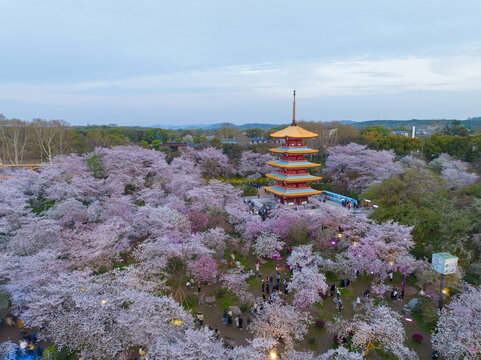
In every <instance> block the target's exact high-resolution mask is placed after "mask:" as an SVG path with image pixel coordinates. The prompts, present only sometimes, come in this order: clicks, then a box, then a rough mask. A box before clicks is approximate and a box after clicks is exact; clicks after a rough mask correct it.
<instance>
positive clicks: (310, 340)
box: [308, 337, 316, 345]
mask: <svg viewBox="0 0 481 360" xmlns="http://www.w3.org/2000/svg"><path fill="white" fill-rule="evenodd" d="M308 341H309V345H314V344H315V343H316V339H315V338H313V337H311V338H309V340H308Z"/></svg>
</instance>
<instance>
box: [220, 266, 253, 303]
mask: <svg viewBox="0 0 481 360" xmlns="http://www.w3.org/2000/svg"><path fill="white" fill-rule="evenodd" d="M254 275H255V274H254V273H253V272H252V271H249V272H246V271H244V270H243V269H241V268H235V269H230V270H227V271H226V272H225V273H223V274H222V275H221V276H220V282H221V284H222V286H223V287H225V288H226V289H227V290H229V291H231V292H233V293H234V294H235V295H237V296H238V297H239V299H241V300H242V301H246V302H253V300H254V296H253V295H252V294H251V293H250V292H249V286H248V285H247V283H246V280H247V279H248V278H250V277H252V276H254Z"/></svg>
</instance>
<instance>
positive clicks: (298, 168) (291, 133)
mask: <svg viewBox="0 0 481 360" xmlns="http://www.w3.org/2000/svg"><path fill="white" fill-rule="evenodd" d="M271 136H272V137H274V138H281V139H282V138H284V139H285V143H284V144H283V146H281V147H279V148H276V149H271V151H272V152H274V153H279V154H283V156H282V157H281V158H280V160H277V161H269V162H268V163H267V164H269V165H272V166H275V167H277V168H278V170H277V171H276V172H273V173H271V174H266V176H267V177H269V178H271V179H274V180H276V181H277V184H276V185H274V186H266V187H265V189H266V190H267V191H269V192H271V193H273V194H274V196H275V197H276V198H277V199H278V201H280V202H281V203H282V204H289V205H301V204H306V203H307V202H308V201H309V196H310V195H317V194H320V193H322V191H319V190H315V189H312V188H311V187H310V186H308V185H307V182H308V181H315V180H320V179H322V178H321V177H318V176H313V175H311V174H309V173H308V172H307V169H308V168H314V167H317V166H320V165H319V164H315V163H311V162H309V161H307V160H306V159H305V158H304V154H314V153H316V152H318V151H319V150H314V149H309V148H308V147H306V146H304V145H303V143H302V140H303V139H310V138H314V137H317V136H318V135H317V134H316V133H313V132H310V131H307V130H304V129H303V128H301V127H300V126H298V125H297V123H296V91H295V90H294V104H293V111H292V124H291V125H290V126H288V127H286V128H285V129H283V130H281V131H278V132H275V133H273V134H271Z"/></svg>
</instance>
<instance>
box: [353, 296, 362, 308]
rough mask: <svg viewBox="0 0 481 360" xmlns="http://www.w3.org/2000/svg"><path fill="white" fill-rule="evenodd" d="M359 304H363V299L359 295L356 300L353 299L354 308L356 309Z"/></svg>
mask: <svg viewBox="0 0 481 360" xmlns="http://www.w3.org/2000/svg"><path fill="white" fill-rule="evenodd" d="M359 305H361V299H360V298H359V296H358V297H357V299H356V301H353V310H354V311H355V310H356V309H357V307H358V306H359Z"/></svg>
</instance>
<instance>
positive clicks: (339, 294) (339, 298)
mask: <svg viewBox="0 0 481 360" xmlns="http://www.w3.org/2000/svg"><path fill="white" fill-rule="evenodd" d="M337 300H341V292H340V291H339V289H337Z"/></svg>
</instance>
